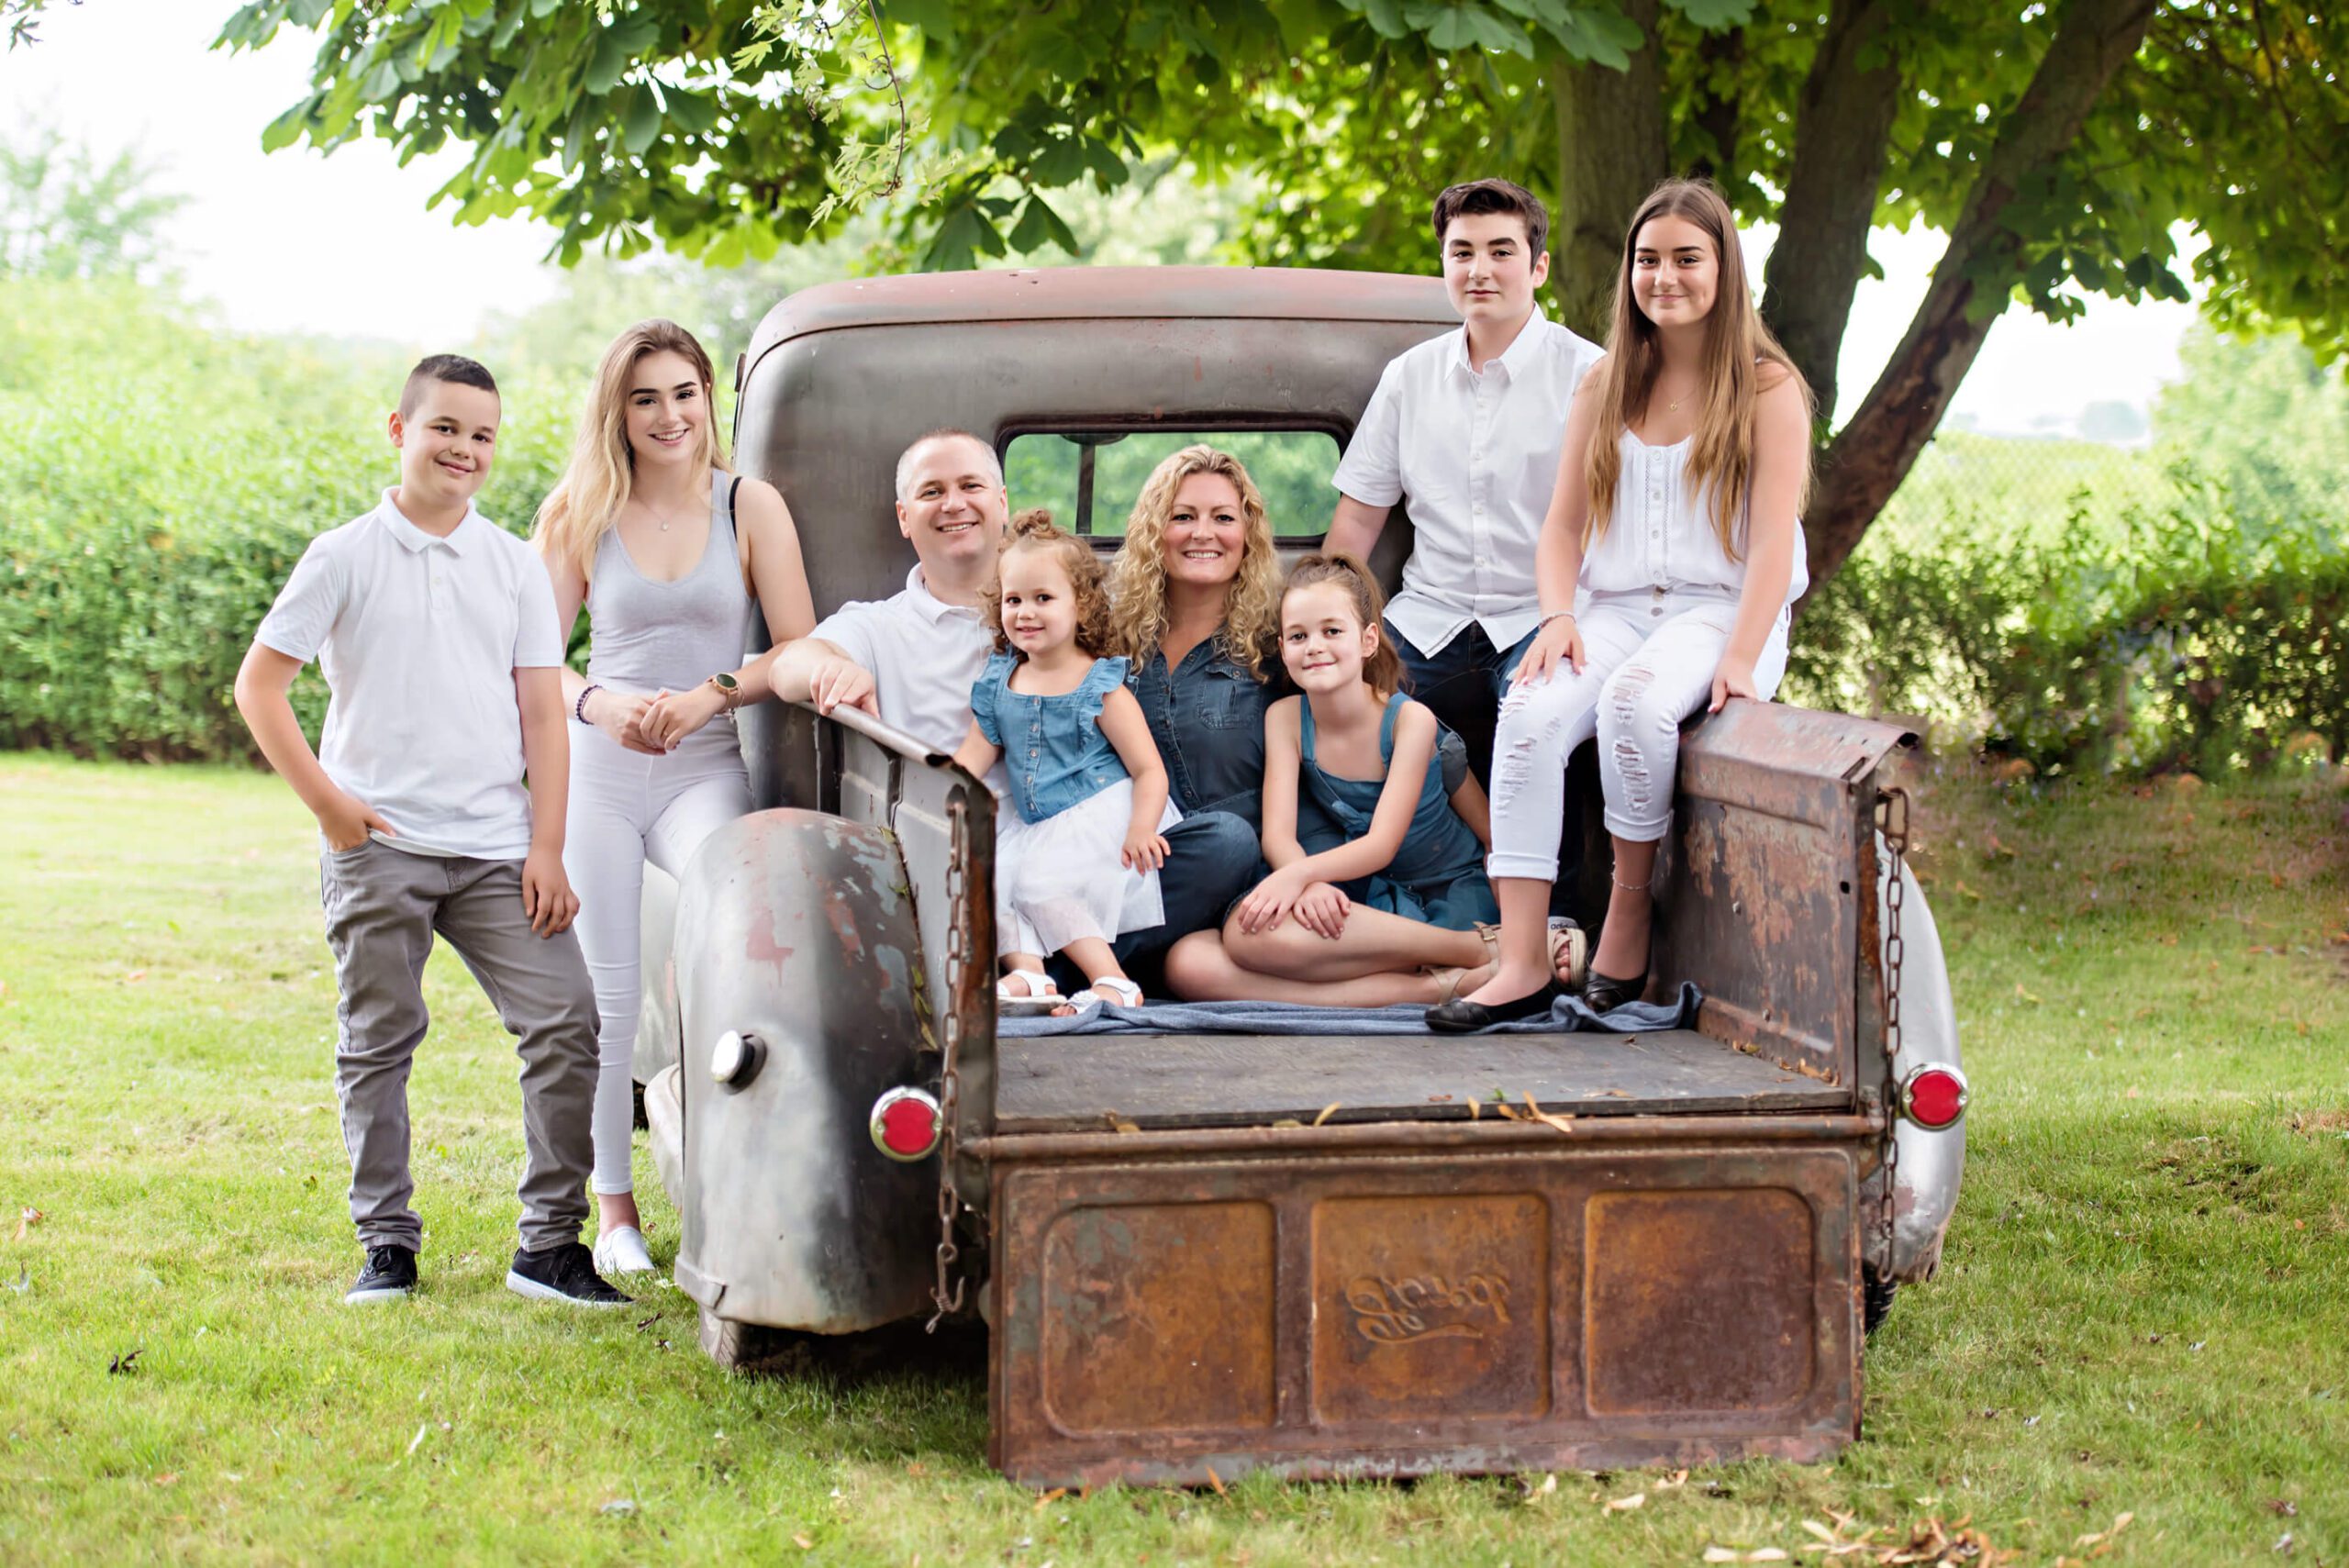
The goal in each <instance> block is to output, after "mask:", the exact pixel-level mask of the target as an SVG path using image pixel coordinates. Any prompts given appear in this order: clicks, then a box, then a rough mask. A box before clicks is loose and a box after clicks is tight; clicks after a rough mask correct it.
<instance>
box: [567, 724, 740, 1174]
mask: <svg viewBox="0 0 2349 1568" xmlns="http://www.w3.org/2000/svg"><path fill="white" fill-rule="evenodd" d="M750 809H751V780H750V775H749V773H747V772H745V770H744V769H743V766H742V749H741V746H740V742H739V741H738V740H736V738H735V734H734V727H733V726H732V725H731V724H729V723H727V722H726V721H725V720H724V719H722V718H720V719H715V720H712V721H711V722H710V723H708V724H706V725H704V726H703V727H702V728H699V729H696V730H695V731H694V732H693V733H692V734H691V735H688V736H686V737H685V740H684V742H683V743H682V744H680V745H679V746H678V747H677V749H676V750H675V751H672V752H670V753H669V754H668V755H667V756H665V757H648V756H646V755H645V754H644V753H643V752H641V751H629V749H628V748H627V747H625V746H622V745H621V744H620V743H619V742H618V741H617V740H613V739H612V738H611V737H610V736H608V735H607V734H605V733H604V732H603V731H602V730H600V729H596V728H585V727H583V726H580V725H575V724H574V725H573V726H572V728H571V806H570V811H569V814H568V817H567V819H566V823H565V827H564V829H563V840H562V869H563V873H564V874H566V875H567V876H569V877H570V878H571V890H572V891H573V893H576V894H577V895H579V918H578V920H577V922H576V929H577V930H578V932H579V946H580V948H581V950H582V951H584V953H585V954H586V957H587V973H588V975H589V976H590V977H591V978H592V979H593V980H594V981H595V983H596V1014H597V1016H598V1017H599V1018H600V1019H601V1022H602V1028H601V1029H600V1031H599V1033H598V1034H597V1036H596V1056H597V1059H598V1062H599V1065H598V1068H597V1071H596V1114H595V1120H594V1130H595V1140H596V1169H595V1173H594V1174H593V1175H592V1176H590V1177H589V1178H588V1183H587V1184H588V1187H589V1188H590V1190H592V1191H594V1192H595V1193H596V1194H597V1195H617V1194H619V1193H625V1192H632V1191H634V1190H635V1186H636V1183H635V1179H634V1176H633V1175H632V1173H630V1170H629V1140H630V1137H631V1135H632V1133H633V1132H634V1130H635V1126H636V1102H635V1096H634V1095H633V1094H632V1092H631V1080H630V1076H629V1067H630V1063H631V1062H632V1060H633V1059H634V1057H635V1055H636V1024H637V1015H638V1012H639V1010H640V1007H641V1006H642V1005H643V995H644V983H643V976H642V973H641V969H642V964H641V962H640V956H639V955H640V951H641V949H640V930H639V924H640V919H641V917H642V908H643V903H644V862H645V861H646V860H647V859H650V860H651V862H652V863H653V864H655V865H657V866H659V867H660V868H661V869H662V871H665V872H667V873H669V874H670V875H672V876H675V875H677V874H678V873H682V872H683V871H684V870H685V862H688V861H690V860H692V859H693V855H694V851H696V850H697V849H699V848H701V842H702V840H704V839H707V838H708V837H709V836H710V835H711V834H712V833H714V832H716V831H717V830H718V828H723V827H725V826H726V824H727V823H729V822H731V821H732V820H733V819H734V818H736V817H740V816H742V815H743V814H744V813H745V812H747V811H749V810H750Z"/></svg>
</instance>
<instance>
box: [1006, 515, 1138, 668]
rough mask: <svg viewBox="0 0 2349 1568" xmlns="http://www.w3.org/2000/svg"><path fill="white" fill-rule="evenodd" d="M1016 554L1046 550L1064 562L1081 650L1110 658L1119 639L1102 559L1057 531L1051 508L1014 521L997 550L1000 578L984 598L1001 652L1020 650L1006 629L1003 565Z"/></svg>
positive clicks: (1065, 534) (1073, 539) (1024, 656)
mask: <svg viewBox="0 0 2349 1568" xmlns="http://www.w3.org/2000/svg"><path fill="white" fill-rule="evenodd" d="M1013 550H1042V551H1046V552H1048V553H1050V554H1052V555H1055V556H1058V557H1059V558H1060V563H1061V570H1063V572H1066V573H1068V585H1069V591H1070V592H1071V593H1072V594H1073V595H1074V597H1075V602H1076V639H1075V640H1076V646H1077V650H1078V651H1080V652H1084V653H1090V654H1091V655H1093V657H1094V658H1096V659H1099V658H1102V657H1104V656H1106V655H1107V654H1108V652H1109V651H1110V649H1111V648H1112V647H1113V646H1114V645H1115V637H1114V634H1113V633H1112V632H1111V630H1110V625H1109V594H1108V588H1107V587H1106V586H1105V583H1106V577H1105V574H1104V573H1103V572H1102V570H1101V558H1100V557H1099V556H1097V555H1096V554H1094V553H1093V547H1092V546H1091V545H1088V544H1086V543H1085V541H1084V540H1083V539H1078V538H1077V537H1076V536H1075V535H1074V534H1073V533H1070V532H1069V531H1068V530H1067V529H1065V528H1060V527H1058V526H1056V525H1055V524H1054V523H1053V522H1052V510H1051V508H1049V507H1045V506H1031V507H1030V508H1029V509H1028V510H1026V511H1024V512H1022V513H1020V514H1019V516H1018V517H1014V518H1012V519H1011V527H1010V528H1007V529H1005V530H1004V536H1003V543H1002V545H1001V546H1000V547H999V548H998V549H997V550H996V574H995V576H994V577H993V578H991V579H989V581H988V583H987V585H986V587H985V589H984V590H983V591H982V594H981V597H982V598H983V599H984V600H985V604H986V617H987V628H988V629H989V630H990V631H993V632H994V633H995V651H996V652H997V653H1012V652H1017V651H1018V650H1016V649H1014V648H1013V647H1012V646H1011V639H1010V637H1009V636H1008V634H1007V633H1006V632H1005V631H1004V629H1003V567H1002V562H1003V558H1004V557H1005V556H1008V555H1009V554H1010V553H1011V552H1012V551H1013ZM1020 657H1021V658H1023V659H1024V658H1026V657H1027V655H1026V654H1024V653H1023V654H1021V655H1020Z"/></svg>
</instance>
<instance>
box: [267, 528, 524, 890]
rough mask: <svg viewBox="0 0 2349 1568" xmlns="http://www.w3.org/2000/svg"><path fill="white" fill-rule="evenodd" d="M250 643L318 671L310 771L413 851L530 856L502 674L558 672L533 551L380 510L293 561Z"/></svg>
mask: <svg viewBox="0 0 2349 1568" xmlns="http://www.w3.org/2000/svg"><path fill="white" fill-rule="evenodd" d="M255 636H256V638H257V639H259V640H260V641H261V643H262V645H263V646H264V647H268V648H273V649H275V650H276V651H278V652H280V653H283V654H284V655H285V656H286V657H287V658H289V659H298V660H300V661H302V662H304V663H307V662H309V661H310V660H312V659H316V660H317V662H318V668H319V670H320V671H321V672H322V673H324V674H325V676H326V680H327V687H328V691H329V692H330V693H331V694H332V695H331V698H330V700H329V701H328V704H327V722H326V730H325V733H324V734H323V735H322V736H321V738H320V740H319V745H318V762H319V764H320V765H321V766H323V767H324V768H325V769H326V771H327V776H328V778H330V779H332V780H334V782H335V783H336V784H337V785H339V786H340V788H342V789H343V790H345V791H347V792H349V793H350V794H351V795H353V796H355V797H356V798H357V799H359V800H361V801H362V802H364V803H365V804H367V805H368V806H373V807H374V808H375V810H376V812H377V813H378V814H380V815H381V816H382V817H383V818H384V821H386V822H388V823H390V824H391V825H392V828H393V831H394V832H395V835H396V838H394V839H386V840H384V842H385V843H388V844H392V845H393V846H394V847H395V848H398V849H403V850H408V851H415V852H417V853H422V854H442V855H473V856H478V857H480V858H482V859H484V860H520V859H521V858H522V857H523V856H525V855H527V854H529V851H530V794H529V790H528V789H526V788H525V787H523V783H522V710H521V706H520V704H519V702H518V699H517V697H516V695H515V689H514V672H515V671H517V670H524V669H540V668H547V667H551V666H555V665H559V664H561V663H562V651H563V650H562V633H561V632H560V631H559V630H558V629H557V628H556V626H555V610H554V586H553V584H551V582H550V581H549V580H548V577H547V569H546V566H545V564H544V563H543V562H540V559H539V553H538V551H536V550H532V549H531V548H530V547H529V544H527V543H526V542H524V541H523V540H521V539H517V538H516V537H515V536H514V535H512V534H510V533H507V531H506V530H505V529H504V528H499V527H498V526H497V525H496V524H495V523H493V522H491V521H490V520H489V519H488V518H487V517H483V516H482V515H481V513H479V512H478V511H473V510H468V511H467V512H466V513H465V517H464V520H463V521H462V522H461V523H459V524H458V525H457V526H456V528H454V529H452V530H451V532H450V534H449V536H448V537H447V538H446V539H436V538H434V537H433V536H432V535H430V534H429V533H426V532H425V531H424V530H423V529H422V528H417V526H416V525H415V524H414V523H412V522H410V521H408V519H407V518H406V517H403V516H402V515H401V513H400V509H399V508H398V507H397V506H394V505H393V504H392V497H391V493H390V492H389V491H385V492H384V502H383V505H381V506H377V507H376V508H375V509H374V510H373V511H372V512H370V513H368V514H367V515H366V516H365V517H361V518H358V519H357V520H356V521H353V522H349V523H345V524H344V525H343V526H342V527H340V528H334V529H330V530H329V531H328V532H326V533H323V534H320V535H319V536H318V537H317V538H316V539H312V540H311V541H310V545H309V548H308V549H307V550H304V551H303V552H302V560H301V562H300V563H299V564H298V565H296V566H295V568H294V574H293V575H292V576H290V577H288V578H287V579H286V580H285V587H284V590H283V591H282V592H280V593H279V595H277V603H276V604H275V605H273V606H271V608H270V612H269V615H268V616H267V617H265V618H264V619H263V620H262V623H261V629H260V630H259V631H258V632H257V633H255Z"/></svg>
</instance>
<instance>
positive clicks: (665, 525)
mask: <svg viewBox="0 0 2349 1568" xmlns="http://www.w3.org/2000/svg"><path fill="white" fill-rule="evenodd" d="M637 500H638V501H639V502H640V503H641V504H642V506H643V507H644V509H645V510H646V511H648V512H650V513H651V514H652V515H653V516H654V517H658V518H660V519H661V531H662V533H664V534H665V533H667V532H668V531H669V521H670V519H669V516H668V514H667V513H665V512H663V511H662V510H661V508H660V507H658V506H654V505H653V504H652V503H651V501H648V500H646V499H645V498H644V497H643V496H641V495H639V496H638V497H637Z"/></svg>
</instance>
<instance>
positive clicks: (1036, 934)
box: [995, 779, 1183, 953]
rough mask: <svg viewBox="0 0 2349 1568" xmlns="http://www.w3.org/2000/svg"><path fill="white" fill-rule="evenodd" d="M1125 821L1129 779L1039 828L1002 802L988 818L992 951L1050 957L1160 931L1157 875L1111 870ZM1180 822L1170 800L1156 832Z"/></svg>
mask: <svg viewBox="0 0 2349 1568" xmlns="http://www.w3.org/2000/svg"><path fill="white" fill-rule="evenodd" d="M1133 815H1134V785H1133V781H1132V780H1131V779H1120V780H1119V781H1118V782H1117V783H1116V784H1111V785H1110V786H1109V787H1108V789H1105V790H1103V791H1101V792H1100V793H1099V794H1098V795H1094V796H1092V797H1091V798H1089V799H1086V800H1082V801H1079V802H1078V803H1077V804H1076V805H1074V806H1070V807H1069V808H1068V809H1067V810H1066V811H1063V812H1062V813H1060V814H1059V815H1058V816H1056V817H1046V818H1044V820H1042V821H1041V822H1024V821H1022V820H1020V817H1019V812H1017V811H1015V810H1014V809H1012V807H1011V805H1010V803H1009V802H1008V801H1007V802H1005V803H1004V806H1003V809H1002V810H1000V811H998V812H997V813H996V838H995V929H996V951H999V952H1007V953H1008V952H1033V953H1054V952H1058V951H1061V950H1062V949H1063V948H1065V947H1067V946H1068V945H1069V943H1071V942H1075V941H1082V940H1085V938H1087V937H1099V938H1100V939H1102V940H1104V941H1110V940H1116V939H1117V938H1119V937H1120V936H1122V935H1124V934H1125V933H1126V932H1128V931H1139V930H1144V929H1148V928H1150V927H1152V926H1155V925H1159V924H1162V923H1163V921H1164V920H1165V918H1166V910H1165V907H1164V906H1163V905H1162V904H1161V903H1160V902H1159V897H1158V873H1156V872H1154V871H1151V872H1135V871H1130V870H1128V869H1127V868H1126V867H1125V866H1123V865H1120V864H1119V862H1118V856H1119V853H1120V852H1121V851H1123V850H1124V849H1125V847H1126V829H1127V828H1128V827H1129V826H1130V825H1131V824H1132V822H1133ZM1182 819H1183V814H1182V812H1180V811H1178V810H1176V809H1175V803H1174V802H1173V801H1171V800H1170V801H1168V802H1167V803H1166V809H1165V810H1164V811H1163V812H1161V813H1160V814H1159V818H1158V830H1159V831H1160V832H1162V833H1163V832H1165V831H1166V829H1167V828H1172V827H1173V826H1174V825H1175V823H1177V822H1180V821H1181V820H1182Z"/></svg>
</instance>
